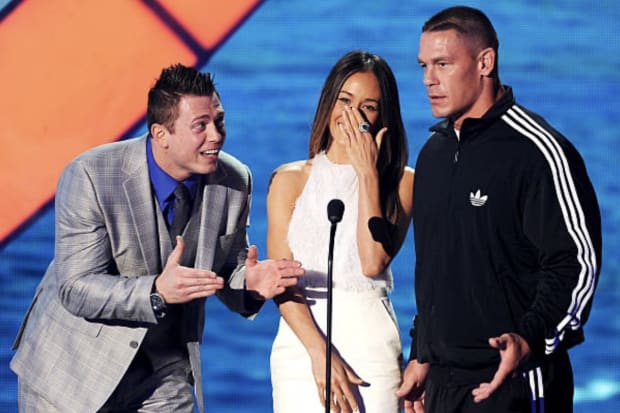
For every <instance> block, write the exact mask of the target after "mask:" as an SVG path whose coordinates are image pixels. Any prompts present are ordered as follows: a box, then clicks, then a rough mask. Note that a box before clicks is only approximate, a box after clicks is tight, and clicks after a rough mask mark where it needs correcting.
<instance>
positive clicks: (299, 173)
mask: <svg viewBox="0 0 620 413" xmlns="http://www.w3.org/2000/svg"><path fill="white" fill-rule="evenodd" d="M309 146H310V147H309V159H307V160H302V161H296V162H291V163H288V164H285V165H282V166H280V167H279V168H277V169H276V171H275V172H274V174H273V176H272V180H271V182H270V186H269V193H268V196H267V215H268V231H267V249H268V255H269V257H270V258H278V259H279V258H294V259H295V260H299V261H301V262H302V265H303V266H304V268H305V270H306V275H305V276H304V277H302V278H301V279H300V281H299V284H298V286H296V287H295V288H289V289H288V290H287V291H286V292H285V293H284V294H282V295H281V296H279V297H277V298H276V299H275V300H276V303H277V304H278V308H279V311H280V313H281V316H282V317H281V319H280V324H279V328H278V333H277V335H276V338H275V340H274V343H273V348H272V353H271V375H272V386H273V406H274V412H276V413H293V412H294V413H299V412H308V413H320V412H322V411H324V410H325V407H324V403H325V399H324V397H325V396H324V394H325V389H326V383H325V364H326V363H325V361H326V353H327V349H326V339H325V334H324V332H325V331H326V328H325V327H326V323H327V321H326V317H327V315H326V307H327V305H326V304H327V303H326V297H327V294H326V286H327V282H326V280H327V257H328V244H329V233H330V226H331V223H330V222H329V220H328V218H327V204H328V202H329V201H330V200H331V199H334V198H338V199H340V200H342V201H343V202H344V204H345V208H344V214H343V217H342V221H341V222H340V223H339V224H338V227H337V231H336V236H335V243H334V244H335V247H334V253H333V257H334V258H333V261H332V262H333V264H332V265H333V267H332V275H333V283H332V285H333V290H332V293H333V298H332V304H333V306H332V311H333V314H332V358H331V383H330V386H331V393H332V394H331V395H330V400H331V403H330V404H331V409H332V411H336V412H352V411H359V412H364V413H393V412H398V411H399V400H398V398H397V397H396V395H395V392H396V390H397V389H398V387H399V385H400V382H401V371H402V349H401V340H400V335H399V330H398V325H397V322H396V317H395V316H394V312H393V308H392V304H391V302H390V300H389V298H388V293H389V292H390V291H391V289H392V284H393V281H392V274H391V271H390V269H389V264H390V261H391V260H392V258H393V257H394V255H395V254H396V253H397V251H398V250H399V249H400V247H401V245H402V243H403V240H404V238H405V236H406V233H407V230H408V228H409V222H410V220H411V208H412V205H411V204H412V194H413V177H414V173H413V170H412V169H411V168H409V167H407V166H406V165H407V160H408V149H407V137H406V134H405V129H404V126H403V122H402V118H401V114H400V103H399V97H398V89H397V86H396V80H395V78H394V75H393V73H392V70H391V69H390V67H389V66H388V64H387V63H386V62H385V60H384V59H382V58H381V57H379V56H377V55H373V54H370V53H368V52H365V51H354V52H349V53H347V54H346V55H345V56H343V57H342V58H341V59H340V60H339V61H338V62H337V63H336V64H335V66H334V67H333V68H332V69H331V71H330V73H329V75H328V77H327V79H326V81H325V84H324V86H323V89H322V92H321V96H320V99H319V104H318V107H317V110H316V113H315V117H314V122H313V125H312V131H311V134H310V145H309Z"/></svg>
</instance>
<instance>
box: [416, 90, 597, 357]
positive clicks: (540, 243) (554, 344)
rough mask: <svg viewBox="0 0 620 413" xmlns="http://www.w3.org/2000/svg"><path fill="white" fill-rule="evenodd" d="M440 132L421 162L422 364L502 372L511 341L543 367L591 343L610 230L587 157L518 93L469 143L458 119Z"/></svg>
mask: <svg viewBox="0 0 620 413" xmlns="http://www.w3.org/2000/svg"><path fill="white" fill-rule="evenodd" d="M431 131H432V132H433V134H432V135H431V137H430V138H429V140H428V141H427V142H426V143H425V145H424V147H423V148H422V150H421V152H420V154H419V157H418V160H417V164H416V178H415V187H414V202H413V223H414V237H415V247H416V269H415V292H416V300H417V301H416V303H417V310H418V315H417V317H416V320H415V322H414V327H413V328H412V330H411V335H412V337H413V340H412V341H413V343H412V349H411V356H410V357H411V359H413V358H417V359H418V361H420V362H431V363H437V364H442V365H448V366H454V367H460V368H467V369H471V368H483V367H488V366H491V365H497V363H498V362H499V352H498V351H497V350H496V349H493V348H491V347H490V346H489V344H488V339H489V338H490V337H496V336H499V335H501V334H503V333H509V332H514V333H517V334H519V335H521V336H522V337H523V338H525V340H526V341H527V342H528V344H529V345H530V348H531V350H532V356H533V357H532V360H536V359H538V360H540V359H541V358H542V357H544V356H545V355H549V354H552V353H554V352H555V351H557V350H563V349H567V348H569V347H572V346H574V345H575V344H578V343H580V342H582V341H583V340H584V336H583V330H582V326H583V324H584V323H585V321H586V320H587V318H588V313H589V311H590V307H591V303H592V295H593V293H594V290H595V287H596V284H597V278H598V273H599V268H600V260H601V223H600V212H599V207H598V203H597V200H596V195H595V193H594V189H593V187H592V184H591V183H590V179H589V178H588V175H587V172H586V168H585V165H584V163H583V160H582V158H581V156H580V155H579V153H578V152H577V150H576V149H575V148H574V147H573V145H572V144H571V143H570V142H569V141H568V140H567V139H566V138H565V137H564V136H562V135H561V134H560V133H559V132H557V131H556V130H554V129H553V128H552V127H551V126H549V125H548V124H547V122H546V121H545V120H544V119H542V118H541V117H540V116H538V115H537V114H535V113H532V112H530V111H528V110H526V109H524V108H523V107H521V106H520V105H518V104H517V103H516V102H515V100H514V97H513V94H512V89H511V88H510V87H508V86H505V93H504V94H503V96H502V97H501V98H500V100H499V101H498V102H496V104H495V105H494V106H493V107H492V108H491V109H490V110H489V111H488V112H487V113H486V114H485V115H484V116H483V117H482V118H480V119H466V120H465V121H464V122H463V125H462V128H461V131H460V139H457V136H456V134H455V132H454V129H453V124H452V123H451V122H450V121H448V120H444V121H443V122H441V123H439V124H437V125H435V126H434V127H432V128H431Z"/></svg>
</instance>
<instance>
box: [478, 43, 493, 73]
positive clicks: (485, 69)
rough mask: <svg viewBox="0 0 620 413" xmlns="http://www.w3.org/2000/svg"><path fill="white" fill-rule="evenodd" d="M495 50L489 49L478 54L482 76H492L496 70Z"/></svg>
mask: <svg viewBox="0 0 620 413" xmlns="http://www.w3.org/2000/svg"><path fill="white" fill-rule="evenodd" d="M495 58H496V55H495V50H493V48H491V47H487V48H486V49H483V50H482V51H480V53H478V69H479V70H480V74H481V75H482V76H490V75H491V73H493V69H494V68H495Z"/></svg>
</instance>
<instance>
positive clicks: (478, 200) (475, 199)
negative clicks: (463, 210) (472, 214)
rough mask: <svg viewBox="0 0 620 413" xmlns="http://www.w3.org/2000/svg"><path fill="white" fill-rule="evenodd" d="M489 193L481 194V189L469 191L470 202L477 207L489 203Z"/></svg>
mask: <svg viewBox="0 0 620 413" xmlns="http://www.w3.org/2000/svg"><path fill="white" fill-rule="evenodd" d="M488 198H489V196H488V195H481V194H480V190H477V191H476V193H475V194H474V193H473V192H470V193H469V202H471V204H472V205H473V206H475V207H480V206H483V205H484V204H486V203H487V199H488Z"/></svg>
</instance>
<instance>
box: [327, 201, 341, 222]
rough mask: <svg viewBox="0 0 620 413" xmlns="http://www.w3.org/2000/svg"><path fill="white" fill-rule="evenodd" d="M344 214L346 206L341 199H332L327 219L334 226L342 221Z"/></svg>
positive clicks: (328, 205)
mask: <svg viewBox="0 0 620 413" xmlns="http://www.w3.org/2000/svg"><path fill="white" fill-rule="evenodd" d="M343 212H344V204H343V203H342V201H341V200H339V199H332V200H331V201H329V203H328V204H327V219H329V222H331V223H332V225H333V224H337V223H339V222H340V220H342V213H343Z"/></svg>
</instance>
